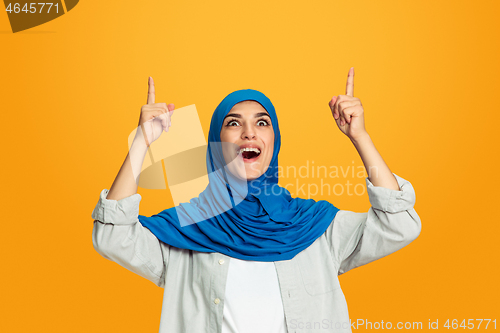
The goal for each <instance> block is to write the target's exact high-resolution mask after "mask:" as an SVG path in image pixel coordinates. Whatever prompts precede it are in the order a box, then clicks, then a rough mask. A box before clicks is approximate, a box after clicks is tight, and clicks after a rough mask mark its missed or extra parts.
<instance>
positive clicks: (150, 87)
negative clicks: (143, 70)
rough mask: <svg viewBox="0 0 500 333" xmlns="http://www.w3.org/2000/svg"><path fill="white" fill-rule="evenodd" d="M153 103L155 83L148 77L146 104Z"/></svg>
mask: <svg viewBox="0 0 500 333" xmlns="http://www.w3.org/2000/svg"><path fill="white" fill-rule="evenodd" d="M154 102H155V83H154V81H153V78H152V77H151V76H150V77H149V81H148V104H154Z"/></svg>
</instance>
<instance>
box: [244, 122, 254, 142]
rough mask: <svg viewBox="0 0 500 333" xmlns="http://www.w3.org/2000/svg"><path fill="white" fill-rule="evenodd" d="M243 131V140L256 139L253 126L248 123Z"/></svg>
mask: <svg viewBox="0 0 500 333" xmlns="http://www.w3.org/2000/svg"><path fill="white" fill-rule="evenodd" d="M242 129H243V131H242V133H241V138H242V139H248V140H252V139H255V129H254V128H253V126H252V125H251V124H249V123H246V124H245V125H244V126H243V127H242Z"/></svg>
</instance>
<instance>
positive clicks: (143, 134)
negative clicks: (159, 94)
mask: <svg viewBox="0 0 500 333" xmlns="http://www.w3.org/2000/svg"><path fill="white" fill-rule="evenodd" d="M174 108H175V105H174V104H173V103H170V104H168V105H167V103H155V84H154V81H153V78H152V77H149V81H148V102H147V104H145V105H143V106H142V107H141V116H140V117H139V125H138V127H137V133H136V136H135V139H136V140H145V143H146V146H147V147H149V146H150V145H151V144H152V143H153V142H154V141H155V140H156V139H158V138H159V137H160V135H161V133H162V132H163V131H165V132H168V129H169V128H170V126H171V125H172V122H171V120H170V117H171V116H172V114H173V113H174Z"/></svg>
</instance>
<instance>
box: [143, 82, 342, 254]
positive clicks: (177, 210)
mask: <svg viewBox="0 0 500 333" xmlns="http://www.w3.org/2000/svg"><path fill="white" fill-rule="evenodd" d="M245 100H253V101H256V102H258V103H260V104H261V105H262V106H263V107H264V108H265V109H266V110H267V112H268V113H269V116H270V117H271V122H272V125H273V129H274V138H275V139H274V152H273V156H272V159H271V162H270V164H269V167H268V169H267V170H266V172H265V173H264V174H262V175H261V176H260V177H259V178H256V179H252V180H242V179H239V178H237V177H235V176H234V175H232V174H231V172H229V171H228V169H227V165H226V162H225V160H224V156H223V147H224V145H225V144H232V143H227V142H221V139H220V131H221V128H222V124H223V120H224V117H225V116H226V115H227V114H228V113H229V111H230V110H231V108H232V107H233V106H234V105H235V104H236V103H239V102H242V101H245ZM280 146H281V135H280V130H279V126H278V118H277V115H276V111H275V109H274V106H273V104H272V103H271V101H270V100H269V98H268V97H267V96H266V95H264V94H263V93H261V92H259V91H257V90H253V89H242V90H237V91H234V92H232V93H230V94H229V95H227V96H226V97H225V98H224V99H223V100H222V102H221V103H220V104H219V105H218V106H217V108H216V109H215V111H214V113H213V115H212V120H211V122H210V131H209V134H208V147H207V155H206V165H207V174H208V179H209V184H208V185H207V187H206V188H205V190H203V192H201V193H200V195H199V196H198V197H196V198H192V199H191V200H190V201H189V203H181V204H179V205H177V206H175V207H172V208H168V209H165V210H163V211H162V212H160V213H158V214H156V215H153V216H150V217H147V216H143V215H139V222H140V223H141V224H142V225H143V226H144V227H146V228H148V229H149V230H150V231H151V232H152V233H153V234H154V235H155V236H156V237H157V238H158V239H159V240H161V241H162V242H164V243H166V244H169V245H171V246H174V247H177V248H182V249H189V250H194V251H199V252H219V253H223V254H226V255H228V256H230V257H234V258H237V259H242V260H254V261H279V260H289V259H292V258H293V257H295V255H297V254H298V253H299V252H301V251H302V250H304V249H306V248H307V247H309V245H311V244H312V243H313V242H314V241H315V240H316V239H317V238H318V237H320V236H321V235H322V234H323V233H324V232H325V231H326V229H327V228H328V226H329V225H330V224H331V223H332V221H333V219H334V218H335V216H336V214H337V212H338V211H339V209H338V208H336V207H335V206H333V205H332V204H331V203H329V202H328V201H325V200H320V201H317V202H316V201H315V200H313V199H302V198H292V196H291V195H290V192H289V191H288V190H287V189H286V188H284V187H281V186H280V185H278V154H279V151H280Z"/></svg>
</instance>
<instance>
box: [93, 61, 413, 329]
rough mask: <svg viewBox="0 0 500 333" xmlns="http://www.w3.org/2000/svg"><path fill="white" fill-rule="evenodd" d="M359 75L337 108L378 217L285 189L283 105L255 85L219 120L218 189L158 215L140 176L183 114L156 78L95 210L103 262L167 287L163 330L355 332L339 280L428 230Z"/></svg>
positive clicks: (230, 100)
mask: <svg viewBox="0 0 500 333" xmlns="http://www.w3.org/2000/svg"><path fill="white" fill-rule="evenodd" d="M353 79H354V71H353V68H351V69H350V70H349V74H348V79H347V87H346V94H345V95H339V96H336V97H333V98H332V100H331V101H330V103H329V106H330V108H331V110H332V114H333V117H334V119H335V121H336V123H337V126H338V127H339V129H340V130H341V131H342V132H343V133H344V134H345V135H347V136H348V137H349V139H350V140H351V142H352V143H353V144H354V146H355V148H356V149H357V151H358V152H359V154H360V157H361V159H362V160H363V163H364V166H365V168H366V170H367V172H368V177H367V178H366V184H367V190H368V195H369V199H370V203H371V205H372V207H371V208H370V209H369V211H368V212H367V213H355V212H350V211H344V210H339V209H338V208H336V207H335V206H333V205H332V204H331V203H329V202H327V201H324V200H322V201H318V202H316V201H314V200H312V199H308V200H306V199H301V198H292V197H291V195H290V193H289V192H288V191H287V190H286V189H285V188H283V187H281V186H279V185H278V175H279V172H278V154H279V150H280V146H281V136H280V130H279V125H278V119H277V116H276V112H275V109H274V107H273V105H272V103H271V101H270V100H269V99H268V98H267V97H266V96H265V95H264V94H262V93H261V92H258V91H256V90H252V89H245V90H238V91H235V92H233V93H231V94H229V95H228V96H226V98H224V100H223V101H222V102H221V103H220V104H219V106H218V107H217V108H216V110H215V111H214V114H213V116H212V120H211V124H210V132H209V138H208V141H209V145H208V149H207V160H206V162H207V172H208V176H209V184H208V186H207V188H206V189H205V190H204V191H203V192H202V193H200V195H199V196H198V197H197V198H193V199H191V201H190V202H189V203H182V204H180V205H178V206H176V207H173V208H169V209H166V210H164V211H162V212H160V213H159V214H156V215H153V216H151V217H146V216H143V215H139V202H140V200H141V196H140V195H139V194H137V184H138V179H137V177H135V176H134V175H138V172H137V171H138V170H141V166H142V162H143V159H144V156H145V154H146V151H147V148H148V146H149V145H150V144H151V143H152V142H153V141H154V140H156V139H157V138H158V137H159V136H160V134H161V133H162V130H163V131H168V128H169V127H170V125H171V116H172V114H173V110H174V105H173V104H168V105H167V104H165V103H155V100H154V98H155V97H154V96H155V91H154V83H153V81H152V79H151V78H150V81H149V92H148V104H146V105H144V106H143V107H142V110H141V116H140V120H139V127H138V131H137V136H136V140H135V141H134V144H133V145H132V147H131V149H130V151H129V154H128V155H127V157H126V159H125V162H124V163H123V165H122V167H121V169H120V172H119V173H118V175H117V177H116V179H115V181H114V183H113V185H112V186H111V189H110V190H109V191H108V190H107V189H104V190H102V192H101V195H100V199H99V201H98V203H97V206H96V208H95V209H94V211H93V213H92V218H93V219H94V230H93V235H92V239H93V244H94V248H95V249H96V251H97V252H99V253H100V254H101V255H102V256H104V257H105V258H107V259H110V260H113V261H115V262H117V263H118V264H120V265H121V266H123V267H125V268H127V269H129V270H131V271H132V272H135V273H137V274H139V275H141V276H143V277H145V278H147V279H148V280H150V281H152V282H154V283H155V284H156V285H158V286H160V287H163V288H165V292H164V299H163V306H162V316H161V321H160V333H162V332H165V333H167V332H168V333H178V332H189V333H192V332H196V333H198V332H210V333H212V332H213V333H215V332H223V333H237V332H238V333H242V332H252V333H253V332H273V333H284V332H289V333H292V332H314V331H317V329H326V330H327V331H343V332H350V331H351V326H350V323H349V314H348V310H347V304H346V301H345V298H344V294H343V292H342V290H341V288H340V285H339V281H338V278H337V276H338V275H340V274H343V273H345V272H347V271H348V270H350V269H353V268H356V267H359V266H361V265H364V264H366V263H369V262H371V261H374V260H377V259H379V258H381V257H384V256H386V255H388V254H390V253H392V252H394V251H397V250H398V249H401V248H402V247H404V246H406V245H407V244H409V243H410V242H412V241H413V240H414V239H415V238H416V237H417V236H418V235H419V233H420V228H421V224H420V218H419V216H418V215H417V213H416V212H415V210H414V209H413V205H414V203H415V192H414V190H413V187H412V185H411V183H410V182H408V181H407V180H405V179H403V178H401V177H399V176H397V175H395V174H393V173H392V172H391V171H390V170H389V168H388V167H387V165H386V164H385V162H384V161H383V159H382V157H381V156H380V154H379V153H378V152H377V150H376V148H375V146H374V145H373V142H372V141H371V139H370V136H369V135H368V133H367V132H366V130H365V126H364V119H363V107H362V105H361V102H360V100H359V99H358V98H355V97H353V86H354V83H353ZM167 135H168V134H167Z"/></svg>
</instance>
